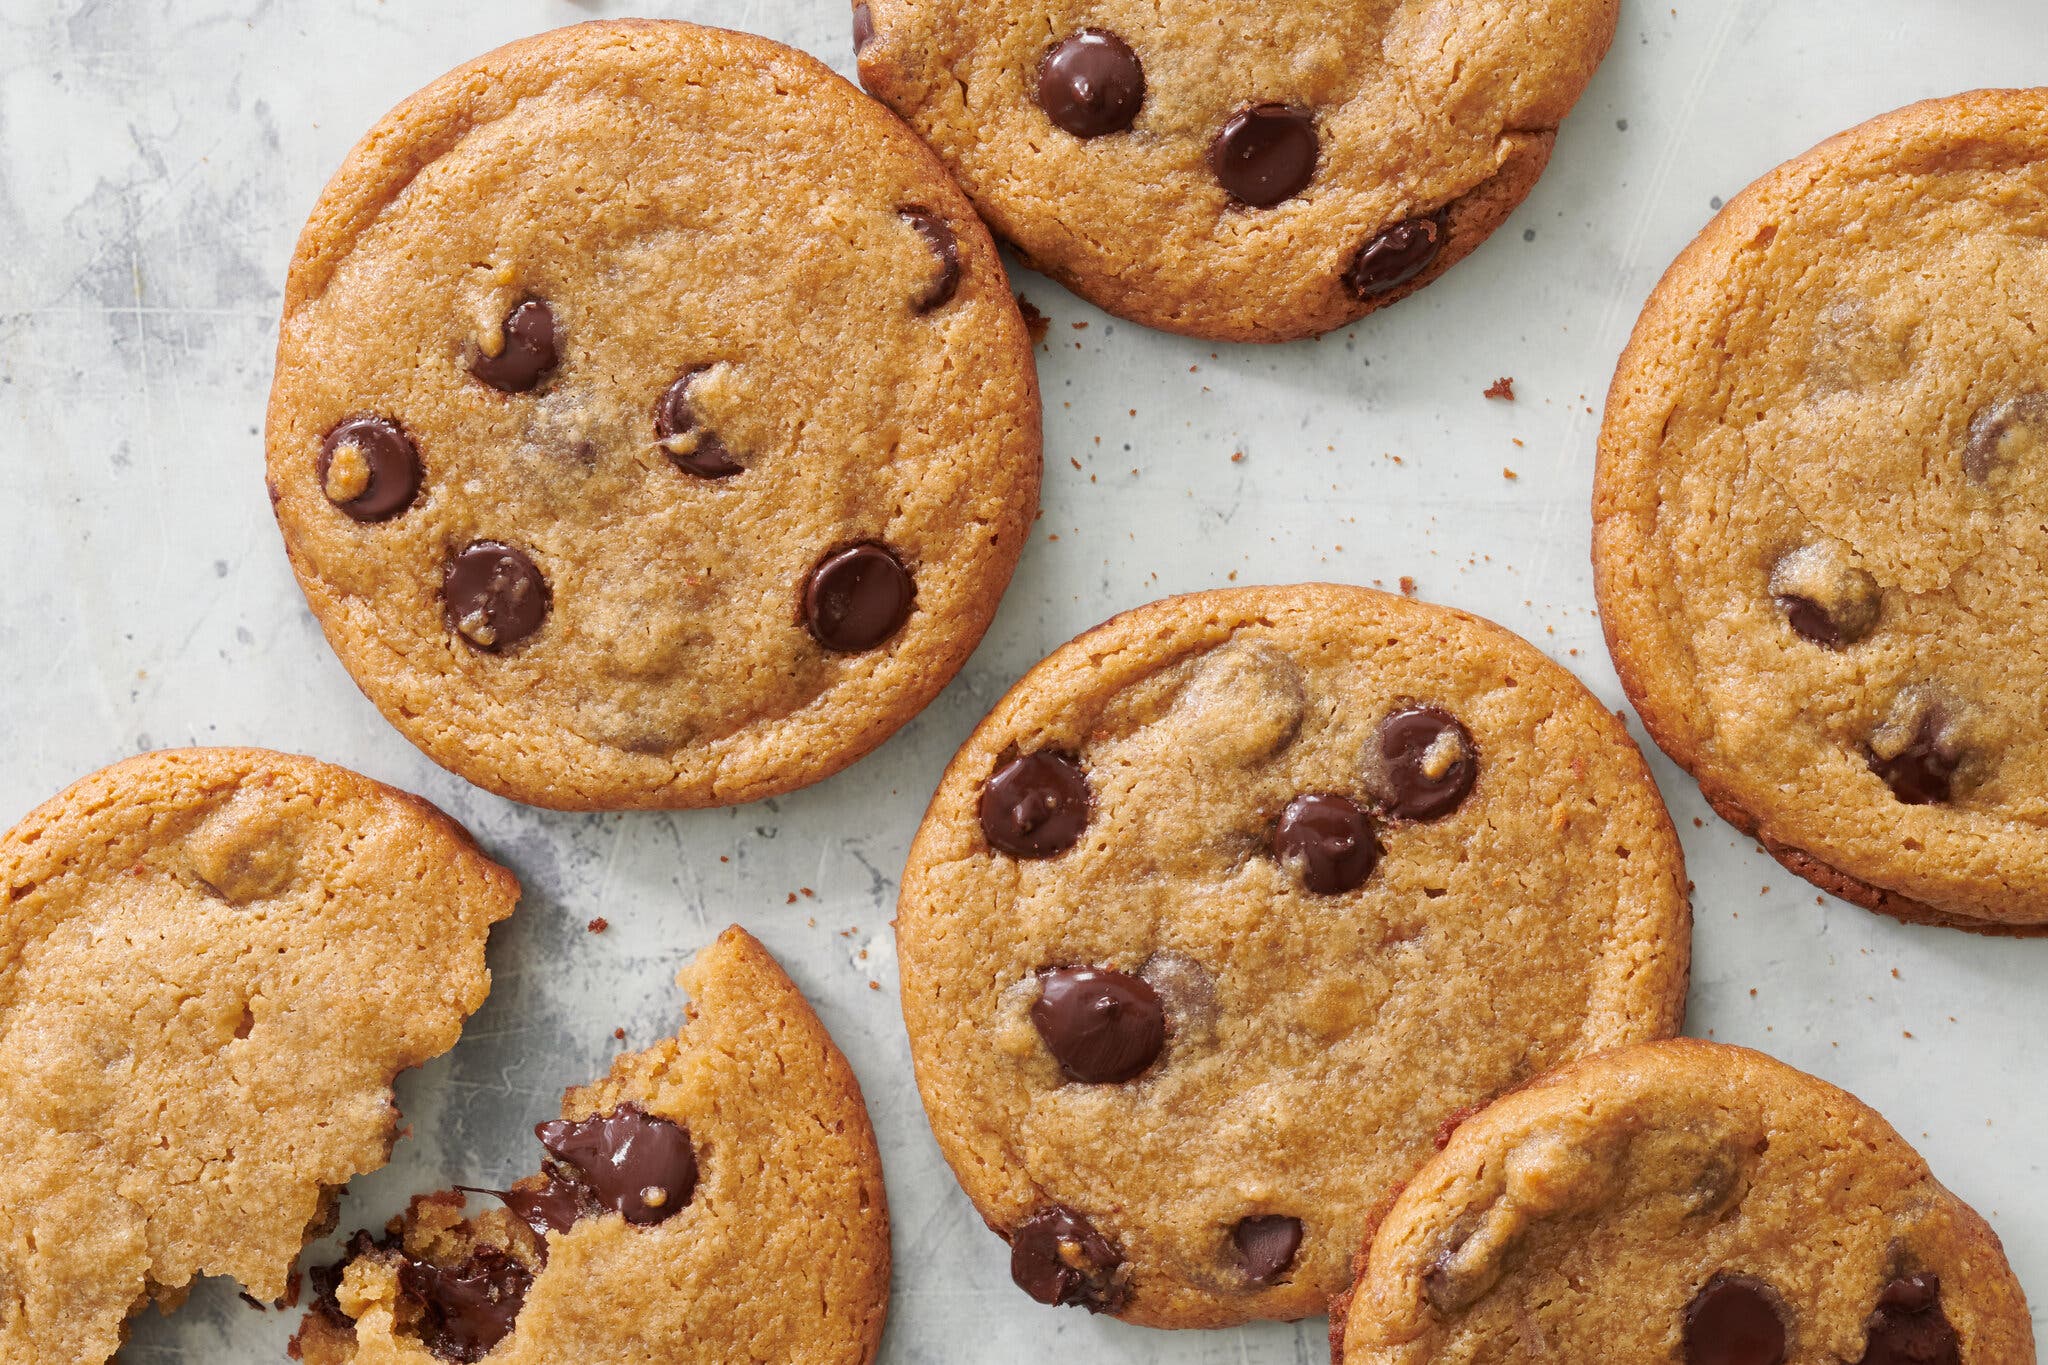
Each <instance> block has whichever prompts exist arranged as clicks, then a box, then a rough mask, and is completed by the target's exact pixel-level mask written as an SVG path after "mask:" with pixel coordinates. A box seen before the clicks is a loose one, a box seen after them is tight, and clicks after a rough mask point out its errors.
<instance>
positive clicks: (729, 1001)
mask: <svg viewBox="0 0 2048 1365" xmlns="http://www.w3.org/2000/svg"><path fill="white" fill-rule="evenodd" d="M678 980H679V983H680V984H681V985H682V987H683V988H684V989H685V990H686V991H687V992H688V993H689V996H690V1003H689V1006H688V1008H687V1014H688V1022H687V1023H686V1024H685V1026H684V1028H683V1031H682V1034H681V1035H680V1036H679V1037H676V1038H672V1039H669V1040H667V1041H665V1042H662V1043H660V1044H657V1045H656V1046H654V1047H652V1048H649V1049H647V1050H646V1051H644V1052H637V1053H629V1054H627V1055H625V1056H623V1057H620V1058H618V1059H617V1060H616V1061H615V1062H613V1064H612V1070H611V1074H610V1075H609V1076H607V1077H606V1078H605V1079H603V1080H601V1081H598V1082H596V1083H594V1084H591V1085H587V1086H580V1087H577V1088H576V1089H573V1090H571V1091H570V1092H569V1093H568V1094H567V1096H565V1097H564V1099H563V1101H562V1115H563V1118H562V1120H561V1121H558V1122H550V1123H543V1124H540V1125H539V1126H538V1129H537V1135H538V1136H539V1138H540V1140H541V1143H542V1145H543V1147H544V1149H545V1150H546V1151H547V1153H548V1154H549V1157H550V1158H551V1159H549V1160H547V1161H546V1162H544V1163H543V1171H542V1173H541V1174H540V1175H536V1176H532V1177H529V1178H527V1179H525V1180H521V1181H519V1182H517V1183H516V1184H515V1185H513V1187H512V1189H511V1190H509V1191H505V1192H504V1193H503V1194H501V1195H500V1196H499V1198H500V1199H501V1201H502V1202H503V1203H504V1205H505V1207H503V1208H495V1209H490V1210H488V1211H486V1212H484V1213H482V1214H480V1215H479V1216H477V1217H475V1218H465V1217H464V1216H463V1203H464V1200H463V1196H462V1194H460V1193H457V1192H450V1193H447V1194H439V1195H425V1196H422V1197H420V1198H418V1199H415V1200H414V1201H413V1202H412V1206H411V1207H410V1208H409V1209H408V1210H407V1212H406V1213H405V1214H404V1215H403V1216H402V1217H400V1218H398V1219H395V1220H393V1222H392V1224H391V1226H390V1228H389V1230H388V1232H387V1235H386V1236H385V1237H384V1238H382V1239H373V1238H372V1237H370V1235H369V1234H367V1233H358V1234H357V1236H356V1237H355V1239H354V1240H353V1241H352V1242H351V1244H350V1249H349V1256H348V1259H346V1260H345V1261H344V1262H342V1263H341V1264H340V1265H338V1266H334V1267H331V1268H327V1269H324V1270H322V1271H320V1272H317V1273H316V1275H315V1289H316V1291H317V1292H318V1294H319V1295H320V1296H321V1297H320V1301H319V1303H318V1304H317V1305H316V1306H315V1308H314V1309H313V1311H312V1312H310V1313H309V1314H308V1315H307V1317H306V1320H305V1323H304V1326H303V1327H302V1328H301V1330H300V1334H299V1337H298V1339H297V1341H298V1351H299V1355H300V1357H301V1358H302V1359H303V1360H304V1361H305V1362H306V1365H344V1362H349V1361H354V1362H358V1365H436V1362H442V1361H477V1360H484V1359H488V1360H490V1361H492V1362H494V1363H497V1365H521V1363H522V1362H532V1363H533V1365H554V1362H559V1361H573V1362H577V1365H629V1362H646V1361H650V1360H659V1361H665V1362H677V1363H678V1365H686V1363H691V1362H701V1365H867V1362H869V1361H871V1360H873V1359H874V1355H875V1351H876V1349H877V1346H878V1344H879V1343H880V1340H881V1335H882V1320H883V1315H884V1313H885V1311H886V1310H887V1307H888V1299H889V1214H888V1206H887V1202H886V1200H885V1198H884V1195H883V1189H882V1168H881V1160H880V1155H879V1153H878V1152H877V1151H876V1148H875V1137H874V1131H873V1129H872V1128H871V1127H870V1125H869V1122H868V1114H867V1108H866V1106H865V1104H864V1103H863V1102H862V1100H861V1093H860V1086H859V1083H858V1082H857V1081H856V1080H855V1079H854V1075H853V1071H852V1069H851V1068H850V1067H848V1066H847V1064H846V1058H845V1057H844V1056H842V1055H841V1053H840V1051H839V1049H838V1047H837V1046H836V1045H835V1044H834V1043H833V1041H832V1038H831V1035H829V1034H828V1033H827V1032H826V1031H825V1026H824V1025H823V1024H822V1023H820V1022H819V1020H818V1017H817V1015H816V1014H815V1013H814V1012H813V1011H812V1009H811V1007H810V1005H809V1004H808V1003H807V1002H806V1001H805V1000H804V998H803V996H802V995H801V994H800V993H799V992H798V990H797V988H796V986H795V984H794V983H792V982H791V981H790V979H789V977H788V976H787V975H786V974H784V972H783V970H782V968H781V967H780V966H779V965H777V963H776V962H775V960H774V958H772V957H770V956H769V954H768V952H767V950H766V949H765V948H763V947H762V946H761V945H760V944H759V943H758V942H756V941H755V940H754V939H753V937H752V936H750V935H749V934H747V933H746V932H745V931H744V930H742V929H739V928H737V927H735V928H731V929H728V930H726V931H725V932H724V933H723V934H721V935H720V936H719V937H718V939H717V941H716V942H714V943H713V944H711V945H710V946H709V947H707V948H705V949H704V950H703V951H702V952H700V953H699V954H698V955H697V957H696V959H695V960H694V961H693V962H692V963H691V964H690V965H689V966H688V967H686V968H684V969H683V972H682V974H681V976H680V977H679V978H678ZM475 1193H477V1194H479V1195H482V1194H486V1193H488V1192H484V1191H477V1192H475Z"/></svg>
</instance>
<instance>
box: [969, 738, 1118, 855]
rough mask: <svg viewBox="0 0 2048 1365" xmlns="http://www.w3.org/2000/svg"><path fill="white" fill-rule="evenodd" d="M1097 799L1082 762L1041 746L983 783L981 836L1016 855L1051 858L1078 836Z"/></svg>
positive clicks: (1066, 848)
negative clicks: (1089, 787)
mask: <svg viewBox="0 0 2048 1365" xmlns="http://www.w3.org/2000/svg"><path fill="white" fill-rule="evenodd" d="M1093 804H1094V795H1093V793H1091V792H1090V791H1089V789H1088V774H1087V773H1085V772H1083V771H1082V770H1081V765H1080V764H1079V763H1077V762H1075V761H1074V760H1073V759H1071V758H1069V757H1068V756H1067V755H1065V754H1063V753H1060V752H1058V751H1056V750H1052V749H1040V750H1039V751H1038V752H1037V753H1033V754H1025V755H1023V756H1022V757H1019V758H1013V759H1011V760H1010V761H1009V762H1008V763H1005V764H1004V765H1003V766H1002V767H1000V768H998V769H996V770H995V772H994V773H992V774H991V775H990V776H989V779H988V781H987V782H986V783H984V784H983V786H982V789H981V808H980V809H981V833H982V837H983V838H985V839H987V840H988V842H989V846H990V847H991V848H994V849H997V850H999V851H1001V852H1004V853H1007V854H1009V855H1010V856H1011V857H1013V858H1050V857H1052V856H1053V855H1054V854H1057V853H1065V852H1066V851H1067V850H1068V849H1070V848H1072V847H1073V846H1074V845H1075V843H1076V842H1078V841H1079V839H1080V838H1081V831H1082V830H1084V829H1086V828H1087V827H1088V812H1089V809H1090V807H1091V806H1092V805H1093Z"/></svg>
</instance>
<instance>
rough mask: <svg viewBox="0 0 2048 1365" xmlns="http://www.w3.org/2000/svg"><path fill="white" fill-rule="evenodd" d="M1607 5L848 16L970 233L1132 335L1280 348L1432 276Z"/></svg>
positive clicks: (1226, 1) (1529, 179) (883, 90)
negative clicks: (971, 211) (947, 182)
mask: <svg viewBox="0 0 2048 1365" xmlns="http://www.w3.org/2000/svg"><path fill="white" fill-rule="evenodd" d="M1618 11H1619V5H1618V4H1617V3H1616V0H1521V2H1520V3H1513V4H1505V3H1492V2H1491V0H1436V3H1425V4H1408V5H1400V6H1392V5H1386V4H1377V3H1374V4H1368V3H1360V2H1359V0H1342V3H1335V4H1284V5H1271V4H1267V3H1265V2H1264V0H1197V3H1193V4H1181V5H1175V6H1172V7H1169V8H1166V9H1162V8H1161V7H1160V6H1158V5H1156V4H1153V3H1150V0H1093V3H1091V4H1089V5H1087V6H1084V7H1080V8H1076V7H1074V6H1071V5H1066V4H1060V3H1052V0H968V2H967V3H964V4H963V3H957V2H952V0H949V2H946V3H942V2H941V0H862V3H859V4H857V5H856V6H855V10H854V33H855V40H856V44H857V46H858V49H859V57H860V71H861V81H862V83H863V84H865V85H866V86H867V88H868V89H870V90H872V91H874V92H875V94H877V95H879V96H880V97H881V98H882V99H883V100H885V101H887V102H888V103H889V104H890V105H891V106H893V107H894V108H895V109H896V110H897V111H898V112H899V113H901V114H902V115H903V116H904V117H905V118H906V119H908V120H909V121H910V123H911V125H912V126H913V127H915V128H916V129H917V130H918V131H919V132H921V133H922V134H924V136H925V138H926V139H927V140H928V141H929V142H931V144H932V145H933V147H935V148H936V149H937V150H938V152H939V154H940V156H942V157H944V158H945V160H946V162H947V164H948V165H949V166H951V167H952V169H953V171H954V173H955V174H956V175H958V176H959V177H960V180H961V183H962V184H963V185H965V186H966V188H967V192H968V193H969V194H971V195H972V196H973V197H974V200H975V203H976V205H977V206H978V207H979V208H980V209H981V211H982V214H983V216H984V217H986V218H987V219H988V221H989V223H990V225H991V226H992V227H993V228H994V229H995V231H996V232H997V233H998V234H999V235H1001V236H1002V237H1004V238H1006V239H1008V240H1009V241H1010V242H1012V243H1014V244H1015V246H1016V247H1017V250H1018V252H1019V254H1020V255H1022V256H1023V257H1024V258H1025V259H1026V260H1027V261H1028V262H1029V263H1030V264H1031V265H1032V266H1033V267H1034V268H1035V269H1038V270H1042V271H1044V272H1045V273H1047V274H1049V275H1051V276H1053V277H1054V278H1055V279H1057V280H1059V281H1060V282H1061V283H1063V284H1065V285H1067V286H1068V287H1069V288H1071V289H1073V290H1074V291H1075V292H1076V293H1078V294H1080V295H1082V296H1083V297H1084V298H1087V299H1088V300H1090V301H1091V302H1093V303H1096V304H1099V305H1100V306H1102V307H1104V308H1107V309H1109V310H1110V311H1111V312H1114V313H1117V314H1119V315H1121V316H1124V317H1128V318H1131V319H1132V320H1134V321H1137V322H1142V323H1144V324H1146V325H1148V326H1153V327H1161V328H1164V329H1166V330H1168V331H1173V332H1181V333H1185V334H1188V335H1191V336H1201V337H1209V338H1214V339H1219V340H1227V341H1285V340H1289V339H1292V338H1296V337H1303V336H1311V335H1314V334H1317V333H1320V332H1325V331H1328V330H1330V329H1331V328H1333V327H1340V326H1343V325H1344V324H1345V323H1348V322H1352V321H1355V320H1357V319H1358V318H1361V317H1363V316H1365V315H1366V314H1367V313H1370V312H1373V311H1374V310H1376V309H1379V308H1382V307H1384V306H1386V305H1387V304H1389V303H1392V302H1393V301H1394V300H1396V299H1400V298H1404V297H1406V296H1407V295H1408V294H1411V293H1413V292H1414V291H1415V290H1417V289H1420V288H1422V287H1423V286H1424V285H1426V284H1428V283H1429V282H1430V281H1431V280H1433V279H1435V278H1436V277H1437V276H1439V275H1441V274H1442V273H1443V272H1444V271H1445V270H1447V269H1449V268H1450V267H1451V266H1452V265H1453V264H1455V263H1456V262H1457V261H1458V260H1460V259H1461V258H1463V257H1464V256H1465V255H1467V254H1468V253H1470V252H1471V251H1472V250H1473V249H1474V248H1475V247H1477V246H1478V245H1479V243H1480V242H1482V241H1484V240H1485V239H1486V237H1487V236H1488V235H1489V234H1491V233H1492V232H1493V230H1494V229H1495V228H1497V227H1499V226H1500V224H1501V223H1502V222H1503V221H1504V220H1505V219H1506V218H1507V216H1508V214H1509V213H1510V212H1512V211H1513V210H1514V208H1515V206H1516V205H1517V204H1519V203H1521V201H1522V200H1523V198H1524V197H1526V196H1527V194H1528V193H1529V190H1530V188H1531V187H1532V186H1533V185H1534V184H1535V183H1536V178H1537V176H1538V175H1540V174H1541V173H1542V170H1543V167H1544V164H1545V162H1547V161H1548V159H1549V157H1550V151H1551V147H1552V144H1553V142H1554V141H1555V138H1556V131H1557V127H1558V124H1559V123H1560V122H1561V121H1562V120H1563V118H1564V116H1565V115H1566V114H1567V113H1568V112H1569V111H1570V110H1571V107H1572V105H1573V104H1574V103H1576V102H1577V100H1578V98H1579V95H1580V94H1581V93H1582V92H1583V91H1584V89H1585V87H1586V83H1587V82H1588V81H1589V80H1590V79H1591V77H1592V74H1593V71H1594V69H1595V68H1596V67H1597V66H1598V64H1599V62H1600V59H1601V57H1602V56H1604V55H1605V53H1606V51H1607V47H1608V44H1609V43H1610V42H1611V41H1612V39H1613V35H1614V26H1615V20H1616V16H1617V13H1618Z"/></svg>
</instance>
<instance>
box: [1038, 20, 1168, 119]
mask: <svg viewBox="0 0 2048 1365" xmlns="http://www.w3.org/2000/svg"><path fill="white" fill-rule="evenodd" d="M1144 102H1145V68H1144V67H1143V66H1142V65H1140V64H1139V62H1138V54H1137V53H1135V52H1133V51H1131V48H1130V44H1128V43H1126V42H1125V41H1124V40H1123V39H1121V38H1119V37H1117V36H1116V35H1115V34H1114V33H1109V32H1106V31H1104V30H1103V29H1099V28H1084V29H1082V30H1081V31H1080V32H1079V33H1076V34H1075V35H1074V36H1073V37H1071V38H1068V39H1067V40H1066V41H1064V42H1061V43H1055V44H1054V45H1053V47H1052V48H1051V50H1050V51H1048V52H1047V53H1046V54H1045V58H1044V60H1043V61H1041V62H1040V63H1039V64H1038V104H1039V107H1040V108H1041V109H1043V110H1045V112H1046V116H1047V117H1049V118H1050V119H1052V121H1053V122H1054V123H1055V124H1057V125H1058V126H1059V127H1061V128H1064V129H1065V130H1066V131H1067V132H1070V133H1072V134H1073V135H1074V136H1075V137H1081V138H1088V137H1101V136H1103V135H1104V134H1106V133H1121V132H1122V131H1123V130H1124V129H1126V128H1128V127H1130V126H1131V124H1132V123H1134V122H1135V121H1136V120H1137V117H1138V106H1140V105H1141V104H1143V103H1144Z"/></svg>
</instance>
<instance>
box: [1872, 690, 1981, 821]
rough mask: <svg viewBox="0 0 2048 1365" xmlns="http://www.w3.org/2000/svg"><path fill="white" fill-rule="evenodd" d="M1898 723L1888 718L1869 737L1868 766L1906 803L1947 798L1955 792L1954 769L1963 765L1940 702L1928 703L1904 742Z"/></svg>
mask: <svg viewBox="0 0 2048 1365" xmlns="http://www.w3.org/2000/svg"><path fill="white" fill-rule="evenodd" d="M1899 724H1900V722H1899V721H1898V720H1896V719H1895V720H1893V721H1890V722H1887V724H1886V725H1885V726H1884V727H1883V728H1881V729H1880V730H1879V731H1878V733H1877V734H1876V735H1873V736H1872V737H1871V751H1870V755H1869V757H1870V770H1871V771H1872V772H1874V773H1876V774H1877V775H1878V776H1879V777H1881V778H1883V779H1884V781H1885V785H1886V786H1888V787H1890V788H1891V789H1892V795H1894V796H1896V797H1898V798H1899V800H1900V801H1903V802H1904V803H1905V804H1907V805H1909V806H1930V805H1936V804H1938V803H1941V802H1945V801H1947V800H1949V798H1950V797H1952V796H1953V795H1954V794H1955V776H1956V769H1958V768H1960V767H1961V766H1962V763H1963V757H1964V755H1963V750H1962V747H1961V746H1960V745H1959V744H1957V743H1956V742H1955V736H1954V734H1953V733H1952V731H1951V729H1950V726H1949V724H1948V717H1947V715H1946V713H1945V711H1944V710H1943V708H1942V707H1941V706H1939V705H1936V704H1929V705H1927V706H1926V707H1925V708H1924V709H1922V710H1921V711H1920V713H1919V718H1918V723H1917V724H1914V725H1913V726H1912V728H1911V729H1910V730H1909V731H1907V732H1906V733H1905V738H1904V740H1903V742H1900V740H1899V739H1898V737H1897V733H1896V731H1895V727H1897V726H1899ZM1888 732H1893V733H1888Z"/></svg>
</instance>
